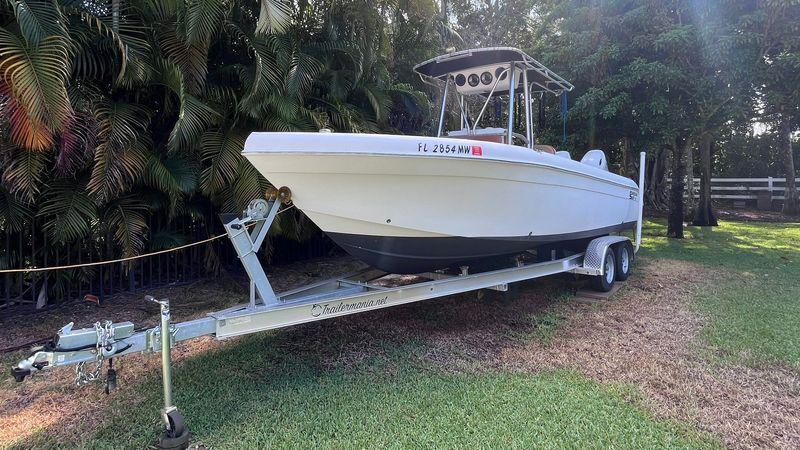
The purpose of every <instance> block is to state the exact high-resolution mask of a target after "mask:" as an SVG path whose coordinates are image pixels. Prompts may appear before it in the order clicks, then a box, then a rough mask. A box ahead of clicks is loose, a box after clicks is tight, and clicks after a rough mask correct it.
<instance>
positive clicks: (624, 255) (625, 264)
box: [614, 242, 633, 281]
mask: <svg viewBox="0 0 800 450" xmlns="http://www.w3.org/2000/svg"><path fill="white" fill-rule="evenodd" d="M616 255H617V258H616V260H615V261H614V262H615V265H616V271H617V272H616V278H617V281H625V280H627V279H628V275H630V274H631V264H632V263H633V256H632V253H631V248H630V245H627V243H625V242H623V243H622V244H620V245H619V247H618V248H617V251H616Z"/></svg>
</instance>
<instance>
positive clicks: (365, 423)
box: [0, 222, 800, 448]
mask: <svg viewBox="0 0 800 450" xmlns="http://www.w3.org/2000/svg"><path fill="white" fill-rule="evenodd" d="M665 231H666V230H665V227H664V226H663V225H662V224H659V223H654V222H651V223H648V224H647V227H646V228H645V235H646V237H645V244H644V250H643V253H641V255H642V256H643V257H644V258H647V259H648V261H647V263H648V264H661V263H663V264H668V261H663V262H662V261H661V260H667V259H683V260H690V261H694V262H697V263H700V264H703V265H707V266H709V267H714V268H719V267H722V268H724V269H726V270H725V273H728V274H729V276H728V277H721V279H719V280H713V281H711V282H709V283H708V284H707V285H703V286H699V287H698V288H697V293H696V301H695V307H696V308H697V310H698V311H700V312H702V313H703V314H704V315H706V316H707V317H709V318H710V323H709V325H708V326H707V327H706V328H705V329H704V330H703V332H702V333H703V334H702V337H703V338H704V339H706V340H707V341H708V342H709V343H710V344H711V346H712V348H714V349H719V351H718V352H715V355H722V362H723V363H725V362H746V363H748V364H756V365H764V364H771V363H778V364H784V365H788V366H795V367H796V366H798V363H800V335H798V327H799V326H800V300H798V299H800V285H798V283H797V282H796V278H797V277H798V275H800V224H793V225H790V224H766V223H747V224H746V223H730V222H726V223H723V224H722V226H720V227H718V228H714V229H699V228H693V227H692V228H689V233H688V236H689V238H688V239H685V240H683V241H674V240H667V239H666V238H665V237H663V236H664V234H665ZM633 276H636V274H635V273H634V275H633ZM554 296H555V297H561V298H566V297H567V295H566V294H565V293H564V292H556V293H554ZM599 307H601V308H602V305H600V306H599ZM552 314H553V313H552V311H550V310H546V311H544V312H542V313H541V315H538V316H535V317H524V318H520V319H521V320H525V321H528V322H529V323H531V322H532V323H534V324H536V327H535V331H534V332H532V333H530V335H529V337H528V338H529V339H539V340H545V341H548V340H553V339H555V340H557V339H559V336H558V333H557V330H558V328H559V327H561V326H563V324H564V323H565V321H563V320H561V319H557V318H554V317H555V316H553V315H552ZM443 316H444V317H446V315H443ZM431 320H432V321H434V322H442V323H434V324H431V326H432V327H433V328H435V327H436V326H442V327H443V326H445V323H444V322H443V321H442V319H438V318H437V316H433V318H432V319H431ZM444 320H446V319H444ZM539 325H541V326H539ZM542 330H544V331H542ZM297 339H298V338H297V334H292V333H291V332H287V331H277V332H271V333H262V334H257V335H254V336H249V337H246V338H242V339H238V340H235V341H232V342H228V343H225V344H223V345H221V346H219V347H218V348H215V349H213V350H211V351H208V352H205V353H203V354H201V355H199V356H195V357H191V358H189V359H187V360H185V361H183V362H182V363H180V364H179V365H178V367H177V368H176V370H175V372H174V376H175V389H176V392H175V397H176V398H175V400H176V403H177V405H179V407H180V409H181V411H182V412H183V413H184V415H185V416H186V417H187V423H188V426H189V428H190V430H191V431H192V433H193V442H195V443H202V444H204V445H206V446H209V447H213V448H253V447H259V448H263V447H281V448H283V447H296V448H299V447H303V448H306V447H312V446H313V447H323V448H343V447H344V448H356V447H358V448H364V447H375V446H381V447H392V448H406V447H448V448H449V447H522V448H562V447H570V448H585V447H589V448H606V447H616V448H644V447H646V448H719V447H721V443H720V441H719V440H717V439H716V438H715V437H711V436H710V435H709V434H707V433H705V432H701V431H699V430H698V429H696V428H694V427H693V426H690V425H688V424H684V423H680V422H676V421H671V420H661V419H657V418H655V417H654V416H653V415H652V414H651V413H650V412H648V411H647V409H646V408H645V407H644V406H642V405H646V404H647V402H646V401H642V399H641V394H640V393H639V391H638V390H637V388H636V387H635V386H630V385H618V384H600V383H598V382H595V381H592V380H590V379H589V378H587V377H584V376H582V375H578V374H576V373H574V372H570V371H547V372H538V373H526V372H509V371H505V370H500V369H492V368H486V369H481V370H476V371H465V370H450V368H449V367H447V366H446V365H444V364H432V363H425V362H421V361H424V360H423V359H420V358H416V357H415V355H418V354H419V353H424V352H426V351H428V350H429V349H428V348H427V347H426V345H427V344H426V342H424V339H419V340H418V339H415V338H413V337H411V338H407V339H402V340H398V341H391V342H385V343H383V344H382V343H380V342H378V343H375V342H370V344H371V345H372V346H375V345H376V344H377V345H378V346H381V345H384V346H385V348H386V349H387V351H385V352H384V353H383V354H382V355H383V356H382V357H379V358H367V359H365V360H363V361H361V362H359V363H357V364H355V365H350V366H337V365H333V366H331V365H330V364H326V361H328V360H331V359H335V356H336V355H337V354H338V353H339V352H340V350H341V347H342V346H343V345H354V342H352V341H350V342H346V343H342V342H340V341H337V340H336V339H329V340H325V339H324V336H323V337H317V338H315V339H308V342H303V343H301V344H300V345H302V346H304V349H303V351H301V352H297V351H287V348H295V347H296V346H297V345H298V343H297V342H296V340H297ZM357 344H358V343H357V342H356V343H355V345H357ZM305 347H308V348H307V349H306V348H305ZM715 358H716V356H715ZM12 386H14V385H12V384H11V382H10V381H9V380H4V381H2V382H1V383H0V387H2V388H3V389H7V388H12ZM160 395H161V390H160V380H159V378H158V374H156V373H152V374H149V375H147V376H146V377H145V380H144V381H143V382H141V383H139V384H137V385H134V386H131V388H130V389H125V390H123V391H122V392H119V393H118V394H116V395H115V397H114V399H113V401H114V406H113V407H111V408H108V412H107V414H109V418H108V420H106V421H104V422H103V423H102V425H101V426H100V427H97V428H95V429H92V430H91V431H89V432H87V433H86V434H83V435H79V436H75V438H74V442H73V443H72V444H73V445H76V446H80V447H89V448H121V447H123V446H124V447H129V448H145V447H147V446H148V445H149V444H151V443H152V442H153V440H154V438H155V436H157V434H158V432H159V427H160V425H159V423H158V422H157V411H158V409H159V408H160V406H161V397H160ZM18 444H19V445H20V446H22V447H54V446H58V445H60V444H63V442H62V441H54V440H53V437H52V435H51V433H49V432H48V430H47V429H42V430H40V431H39V432H37V433H35V434H33V435H32V436H29V437H28V438H26V439H25V440H24V441H23V442H19V443H18Z"/></svg>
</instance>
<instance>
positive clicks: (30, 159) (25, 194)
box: [2, 148, 47, 202]
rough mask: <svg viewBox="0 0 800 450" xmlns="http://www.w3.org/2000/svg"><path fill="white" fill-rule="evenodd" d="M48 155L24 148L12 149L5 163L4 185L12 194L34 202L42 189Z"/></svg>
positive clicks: (6, 155)
mask: <svg viewBox="0 0 800 450" xmlns="http://www.w3.org/2000/svg"><path fill="white" fill-rule="evenodd" d="M46 163H47V154H45V153H43V152H38V151H35V150H26V149H23V148H11V149H10V150H9V151H8V152H5V160H4V161H3V174H2V179H3V184H4V185H5V186H6V187H7V188H8V189H9V191H10V192H11V193H12V194H16V195H19V196H21V197H22V198H23V199H24V200H26V201H29V202H32V201H33V200H34V199H35V198H36V195H37V194H38V193H39V190H40V189H41V187H42V180H43V179H44V175H45V165H46Z"/></svg>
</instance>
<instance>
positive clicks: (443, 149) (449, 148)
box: [417, 142, 483, 156]
mask: <svg viewBox="0 0 800 450" xmlns="http://www.w3.org/2000/svg"><path fill="white" fill-rule="evenodd" d="M417 151H418V152H420V153H436V154H440V155H467V156H483V148H481V146H480V145H467V144H432V145H428V143H427V142H419V143H418V144H417Z"/></svg>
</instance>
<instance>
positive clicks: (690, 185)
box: [683, 145, 695, 220]
mask: <svg viewBox="0 0 800 450" xmlns="http://www.w3.org/2000/svg"><path fill="white" fill-rule="evenodd" d="M694 205H695V201H694V147H693V146H691V145H689V146H687V147H686V203H685V204H684V207H683V211H684V212H685V213H686V214H687V215H689V214H691V213H692V211H694ZM686 219H687V220H689V217H687V218H686Z"/></svg>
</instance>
